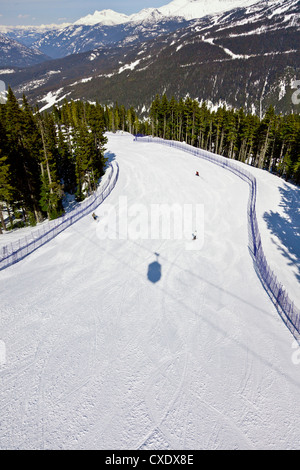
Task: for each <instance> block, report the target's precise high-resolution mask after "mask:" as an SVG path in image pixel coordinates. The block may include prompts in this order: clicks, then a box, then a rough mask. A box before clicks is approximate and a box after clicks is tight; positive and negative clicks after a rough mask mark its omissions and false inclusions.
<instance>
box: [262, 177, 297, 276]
mask: <svg viewBox="0 0 300 470" xmlns="http://www.w3.org/2000/svg"><path fill="white" fill-rule="evenodd" d="M279 191H280V193H281V204H280V205H281V206H282V207H283V208H284V216H283V215H280V214H279V213H278V212H273V211H271V212H265V214H264V220H265V221H266V223H267V226H268V229H269V230H270V232H271V233H272V234H273V235H275V236H276V237H277V238H278V240H279V241H280V242H281V244H282V245H281V244H279V243H277V242H276V241H275V240H273V243H275V244H276V246H277V248H278V249H279V250H280V251H281V253H282V254H283V256H285V257H286V258H287V259H288V264H289V265H290V266H295V267H296V268H297V274H296V278H297V279H298V281H300V190H299V188H297V187H296V186H295V188H292V187H290V186H288V185H284V187H283V188H279Z"/></svg>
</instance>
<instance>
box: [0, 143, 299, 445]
mask: <svg viewBox="0 0 300 470" xmlns="http://www.w3.org/2000/svg"><path fill="white" fill-rule="evenodd" d="M107 148H108V151H109V154H110V157H111V158H116V160H117V162H118V163H119V166H120V176H119V181H118V183H117V185H116V187H115V189H114V190H113V192H112V194H111V195H110V196H109V198H108V199H107V200H106V208H105V207H103V206H100V207H99V208H98V210H97V214H98V215H99V220H98V222H95V221H94V220H93V219H92V217H91V216H87V217H85V218H83V219H82V220H80V221H79V222H78V223H76V224H74V225H73V226H72V227H70V228H69V229H67V230H66V231H65V232H63V233H62V234H60V235H59V236H58V237H57V238H55V239H54V240H52V241H51V242H49V243H48V244H47V245H45V246H44V247H43V248H41V249H39V250H37V251H36V252H34V253H33V254H32V255H30V256H29V257H27V258H26V259H24V260H23V261H21V262H19V263H18V264H16V265H14V266H12V267H10V268H7V269H6V270H4V271H2V272H0V282H1V297H0V305H1V313H0V340H1V345H2V354H3V348H4V347H5V353H6V356H5V361H4V360H3V356H2V365H0V383H1V387H0V409H1V411H0V448H1V449H107V450H109V449H119V450H120V449H156V450H157V449H164V450H165V449H177V450H178V449H184V450H186V449H297V448H299V431H300V402H299V391H300V364H299V362H300V361H298V360H296V359H299V357H300V354H298V355H297V349H295V348H296V347H297V345H295V343H294V338H293V337H292V335H291V334H290V332H289V330H288V329H287V328H286V326H285V325H284V324H283V322H282V320H281V319H280V317H279V315H278V313H277V311H276V310H275V308H274V306H273V304H272V303H271V301H270V299H269V297H268V295H267V293H266V292H265V291H264V289H263V287H262V285H261V283H260V281H259V279H258V277H257V275H256V273H255V270H254V267H253V263H252V259H251V257H250V254H249V250H248V231H247V202H248V194H249V188H248V185H247V184H246V183H245V182H243V181H242V180H240V179H239V178H238V177H236V176H235V175H233V174H232V173H230V172H228V171H226V170H224V169H222V168H220V167H218V166H215V165H213V164H211V163H209V162H207V161H204V160H200V159H198V158H196V157H193V156H191V155H188V154H186V153H184V152H183V151H181V150H175V149H171V148H168V147H165V146H162V145H158V144H151V143H136V142H133V137H132V136H129V135H126V134H124V135H120V134H119V135H112V134H109V141H108V145H107ZM195 171H199V174H200V176H199V177H196V176H195ZM254 171H256V170H254ZM256 176H257V179H258V189H259V192H258V216H259V224H260V225H261V231H262V238H263V243H264V245H265V252H266V254H267V256H268V259H269V258H270V256H272V257H273V259H274V260H275V261H274V262H275V264H276V267H277V268H278V269H280V272H279V273H278V277H280V280H281V281H282V282H283V284H284V280H285V279H287V280H288V283H289V287H292V286H294V290H293V295H294V296H295V297H297V293H298V298H294V300H295V302H296V304H297V305H299V304H300V302H299V289H298V291H297V288H296V287H295V286H298V279H297V275H298V276H299V258H298V260H297V259H296V258H295V257H296V255H295V253H292V251H293V248H292V231H291V233H290V237H289V244H288V246H286V248H285V252H284V253H283V252H282V243H283V241H284V240H280V239H279V238H280V233H279V231H278V230H277V232H276V230H275V228H276V229H278V226H277V225H276V223H275V224H274V230H273V232H274V233H273V232H272V231H271V227H272V225H267V222H269V223H270V224H271V223H272V218H271V219H270V220H269V219H267V218H266V214H268V213H270V214H271V215H272V213H273V212H274V213H276V210H278V211H279V212H280V213H281V214H282V217H285V218H286V223H287V224H288V223H289V219H288V216H287V215H285V213H284V210H283V208H282V201H283V196H284V195H286V194H285V193H284V194H282V193H281V190H280V188H281V187H284V188H285V190H286V192H287V193H288V191H289V190H290V191H294V189H293V188H292V186H291V185H286V184H285V183H283V182H282V181H281V180H279V179H278V178H276V177H273V176H272V175H269V174H268V173H266V172H262V171H260V172H259V171H256ZM271 179H272V185H271ZM276 188H277V189H276ZM297 191H298V190H296V189H295V198H296V199H294V202H295V201H297V197H299V192H297ZM275 193H276V197H275ZM293 194H294V193H293ZM280 195H281V197H279V196H280ZM273 196H274V197H273ZM269 197H272V198H273V199H272V201H271V202H270V199H269ZM125 198H126V201H127V204H128V208H129V210H130V217H131V218H130V224H131V227H132V225H133V224H134V223H135V222H136V227H137V232H138V231H139V228H138V226H139V219H138V213H139V208H140V210H142V209H145V208H147V209H148V210H149V211H150V207H153V204H163V203H165V204H174V203H178V204H180V205H184V204H187V205H189V204H192V205H193V206H195V204H199V205H201V204H203V207H204V216H205V217H204V244H203V247H202V249H199V250H191V249H187V248H189V247H191V244H192V243H193V242H192V241H190V240H189V239H172V238H171V239H162V238H161V239H157V240H154V239H151V238H150V239H133V238H134V237H127V238H126V237H125V236H123V239H120V235H119V234H118V233H116V231H115V230H114V226H113V223H110V222H111V221H113V218H107V217H105V214H106V215H107V214H111V213H112V212H113V209H114V208H118V207H119V204H120V201H124V200H125ZM274 201H276V204H277V206H276V205H275V203H274ZM298 202H299V199H298ZM271 203H272V211H273V212H272V211H270V206H271ZM108 204H110V205H111V206H108ZM134 204H140V206H134ZM293 207H294V213H293V214H294V215H295V214H297V210H298V209H297V206H293ZM298 207H299V206H298ZM134 209H135V210H136V217H137V218H136V219H135V218H134ZM290 215H291V214H290ZM120 217H121V218H122V217H123V216H122V214H121V216H120ZM275 222H276V220H275ZM150 223H151V217H150V218H149V224H150ZM149 228H150V227H149ZM194 228H195V229H196V227H194ZM285 228H286V227H285ZM197 229H198V233H200V232H201V227H199V226H198V227H197ZM105 230H106V232H107V235H106V237H104V236H103V232H105ZM275 232H276V234H277V235H276V234H275ZM101 234H102V237H101V236H100V235H101ZM123 234H124V233H123ZM275 236H276V237H277V241H278V243H275V242H274V240H275V238H274V237H275ZM156 253H157V254H159V256H157V255H156ZM287 253H288V254H289V255H290V258H288V257H287ZM273 255H274V256H273ZM291 259H294V260H295V261H294V263H291ZM269 260H270V259H269ZM297 263H298V264H297ZM270 264H271V263H270Z"/></svg>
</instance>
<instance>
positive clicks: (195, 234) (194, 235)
mask: <svg viewBox="0 0 300 470" xmlns="http://www.w3.org/2000/svg"><path fill="white" fill-rule="evenodd" d="M193 240H197V230H195V233H193Z"/></svg>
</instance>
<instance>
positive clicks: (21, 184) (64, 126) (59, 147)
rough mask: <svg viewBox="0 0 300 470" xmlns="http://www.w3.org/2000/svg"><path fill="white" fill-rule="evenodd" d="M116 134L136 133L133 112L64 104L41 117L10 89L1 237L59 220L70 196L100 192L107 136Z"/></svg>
mask: <svg viewBox="0 0 300 470" xmlns="http://www.w3.org/2000/svg"><path fill="white" fill-rule="evenodd" d="M117 129H123V130H124V131H129V132H131V133H135V132H137V130H138V120H137V116H136V113H135V112H134V110H133V109H132V108H131V109H129V110H126V109H125V108H124V107H122V106H121V107H118V105H115V106H114V107H113V108H112V107H111V108H110V107H102V106H100V105H99V104H97V103H96V104H90V103H83V102H81V101H71V102H70V103H68V102H67V101H65V102H64V103H63V105H62V106H61V107H60V108H58V107H55V106H54V107H53V109H52V111H51V112H44V113H40V112H39V111H38V109H32V108H31V107H30V106H29V105H28V102H27V100H26V98H25V96H23V101H22V103H21V104H19V102H18V101H17V99H16V98H15V96H14V94H13V92H12V90H11V89H10V88H9V89H8V94H7V101H6V103H5V104H1V105H0V222H1V223H0V233H1V232H2V230H3V229H4V230H6V229H7V228H12V227H14V226H16V225H17V226H23V225H29V224H30V225H35V224H36V223H38V222H41V221H42V220H44V219H45V218H49V219H54V218H56V217H59V216H60V215H62V214H63V211H64V209H63V197H64V195H65V194H66V193H69V194H73V195H75V197H76V200H77V201H81V200H83V199H84V198H85V197H86V196H87V195H89V194H90V193H91V192H92V191H93V190H95V189H96V186H97V183H98V181H99V178H100V177H101V176H102V175H103V173H104V169H105V165H106V159H105V157H104V152H105V144H106V142H107V138H106V137H105V135H104V133H105V131H106V130H112V131H115V130H117ZM4 211H5V214H8V220H9V223H7V220H5V218H4V214H3V213H4Z"/></svg>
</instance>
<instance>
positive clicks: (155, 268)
mask: <svg viewBox="0 0 300 470" xmlns="http://www.w3.org/2000/svg"><path fill="white" fill-rule="evenodd" d="M154 254H155V256H156V261H153V263H150V264H149V266H148V273H147V277H148V280H149V281H150V282H152V283H153V284H156V283H157V282H159V281H160V280H161V264H160V263H159V262H158V257H159V253H154Z"/></svg>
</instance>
